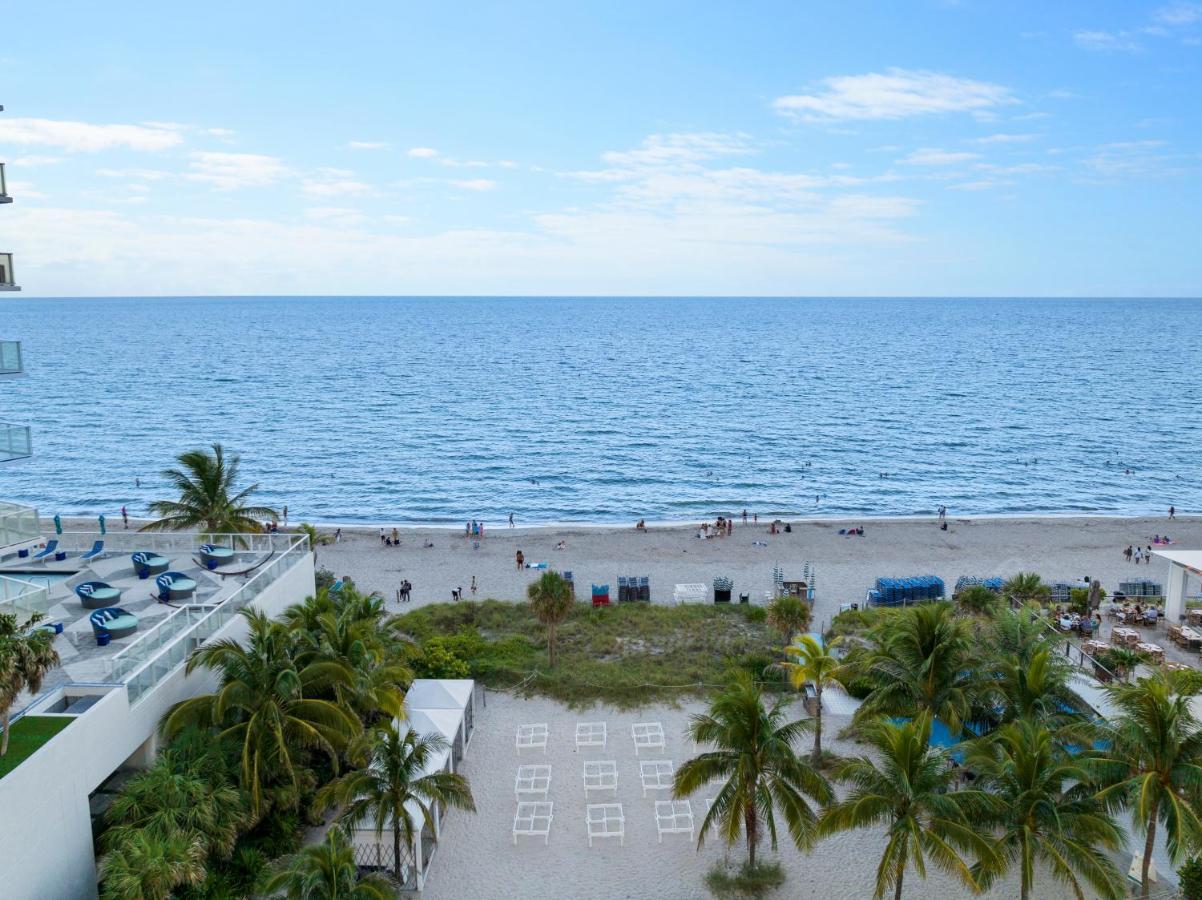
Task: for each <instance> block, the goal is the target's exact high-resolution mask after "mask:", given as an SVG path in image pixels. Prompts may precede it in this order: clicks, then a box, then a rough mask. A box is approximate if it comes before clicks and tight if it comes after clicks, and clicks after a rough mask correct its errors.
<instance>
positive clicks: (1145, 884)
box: [1139, 802, 1160, 900]
mask: <svg viewBox="0 0 1202 900" xmlns="http://www.w3.org/2000/svg"><path fill="white" fill-rule="evenodd" d="M1159 811H1160V803H1159V802H1157V803H1155V804H1153V806H1152V813H1151V815H1149V816H1148V836H1147V838H1145V839H1144V865H1143V869H1142V870H1141V871H1140V876H1139V880H1140V884H1141V886H1142V888H1141V891H1140V896H1141V897H1143V898H1144V900H1148V891H1149V890H1151V888H1152V885H1151V883H1150V882H1149V881H1148V869H1149V868H1151V866H1152V844H1153V843H1155V841H1156V814H1157V813H1158V812H1159Z"/></svg>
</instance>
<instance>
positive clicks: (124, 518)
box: [121, 506, 129, 528]
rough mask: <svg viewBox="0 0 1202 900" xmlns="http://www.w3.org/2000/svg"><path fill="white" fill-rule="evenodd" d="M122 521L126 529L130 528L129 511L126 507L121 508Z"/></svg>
mask: <svg viewBox="0 0 1202 900" xmlns="http://www.w3.org/2000/svg"><path fill="white" fill-rule="evenodd" d="M121 521H122V522H124V523H125V527H126V528H129V511H128V510H127V509H126V508H125V507H124V506H123V507H121Z"/></svg>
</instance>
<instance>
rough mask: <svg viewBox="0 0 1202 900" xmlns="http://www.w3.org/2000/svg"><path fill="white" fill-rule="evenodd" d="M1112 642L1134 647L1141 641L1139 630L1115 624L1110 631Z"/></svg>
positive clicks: (1121, 645)
mask: <svg viewBox="0 0 1202 900" xmlns="http://www.w3.org/2000/svg"><path fill="white" fill-rule="evenodd" d="M1110 643H1112V644H1117V645H1118V646H1120V647H1134V646H1135V645H1136V644H1138V643H1139V632H1138V631H1136V630H1135V629H1134V628H1123V627H1121V626H1119V625H1115V626H1114V628H1112V629H1111V631H1110Z"/></svg>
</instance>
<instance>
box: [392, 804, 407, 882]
mask: <svg viewBox="0 0 1202 900" xmlns="http://www.w3.org/2000/svg"><path fill="white" fill-rule="evenodd" d="M392 874H393V876H394V877H395V878H396V884H397V887H398V888H399V887H400V886H401V885H403V884H404V881H402V880H401V826H400V825H399V824H398V823H397V822H395V821H394V822H393V823H392Z"/></svg>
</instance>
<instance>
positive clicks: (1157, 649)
mask: <svg viewBox="0 0 1202 900" xmlns="http://www.w3.org/2000/svg"><path fill="white" fill-rule="evenodd" d="M1135 649H1136V650H1138V651H1139V652H1140V653H1146V654H1148V656H1150V657H1152V660H1153V662H1164V648H1163V647H1161V646H1160V645H1159V644H1147V643H1144V642H1143V641H1140V642H1139V643H1138V644H1136V645H1135Z"/></svg>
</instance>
